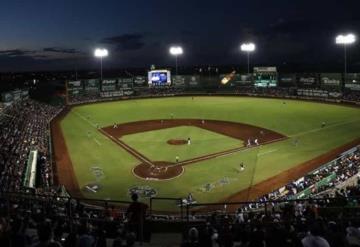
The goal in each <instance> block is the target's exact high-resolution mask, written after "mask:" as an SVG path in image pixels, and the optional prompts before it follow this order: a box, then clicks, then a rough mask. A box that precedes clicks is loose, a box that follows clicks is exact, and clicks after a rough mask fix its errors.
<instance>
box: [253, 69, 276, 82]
mask: <svg viewBox="0 0 360 247" xmlns="http://www.w3.org/2000/svg"><path fill="white" fill-rule="evenodd" d="M277 84H278V73H277V69H276V67H254V86H255V87H276V86H277Z"/></svg>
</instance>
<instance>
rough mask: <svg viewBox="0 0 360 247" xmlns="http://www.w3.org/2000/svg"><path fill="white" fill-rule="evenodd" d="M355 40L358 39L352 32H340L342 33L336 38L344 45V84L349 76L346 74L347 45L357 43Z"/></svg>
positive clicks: (339, 43)
mask: <svg viewBox="0 0 360 247" xmlns="http://www.w3.org/2000/svg"><path fill="white" fill-rule="evenodd" d="M355 41H356V36H355V35H354V34H352V33H348V34H340V35H338V36H336V38H335V43H336V44H338V45H343V46H344V84H345V83H346V78H347V76H346V74H347V61H346V57H347V55H346V47H347V46H348V45H351V44H353V43H355Z"/></svg>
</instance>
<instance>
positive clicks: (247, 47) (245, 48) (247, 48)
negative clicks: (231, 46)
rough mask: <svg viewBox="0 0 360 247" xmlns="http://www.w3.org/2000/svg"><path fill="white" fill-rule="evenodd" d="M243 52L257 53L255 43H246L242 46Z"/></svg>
mask: <svg viewBox="0 0 360 247" xmlns="http://www.w3.org/2000/svg"><path fill="white" fill-rule="evenodd" d="M240 49H241V51H246V52H252V51H255V44H254V43H244V44H242V45H241V46H240Z"/></svg>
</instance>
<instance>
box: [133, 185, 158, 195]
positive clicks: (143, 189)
mask: <svg viewBox="0 0 360 247" xmlns="http://www.w3.org/2000/svg"><path fill="white" fill-rule="evenodd" d="M129 194H130V195H131V194H138V195H139V196H140V197H146V198H149V197H154V196H156V194H157V192H156V190H155V189H154V188H151V187H150V186H148V185H143V186H141V185H140V186H134V187H131V188H130V189H129Z"/></svg>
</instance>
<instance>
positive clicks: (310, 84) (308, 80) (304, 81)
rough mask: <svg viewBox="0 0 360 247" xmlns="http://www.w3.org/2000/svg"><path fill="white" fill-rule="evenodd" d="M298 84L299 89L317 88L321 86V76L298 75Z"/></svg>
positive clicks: (313, 74)
mask: <svg viewBox="0 0 360 247" xmlns="http://www.w3.org/2000/svg"><path fill="white" fill-rule="evenodd" d="M297 84H298V86H299V87H305V88H315V87H317V86H318V85H319V75H318V74H315V73H312V74H298V75H297Z"/></svg>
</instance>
